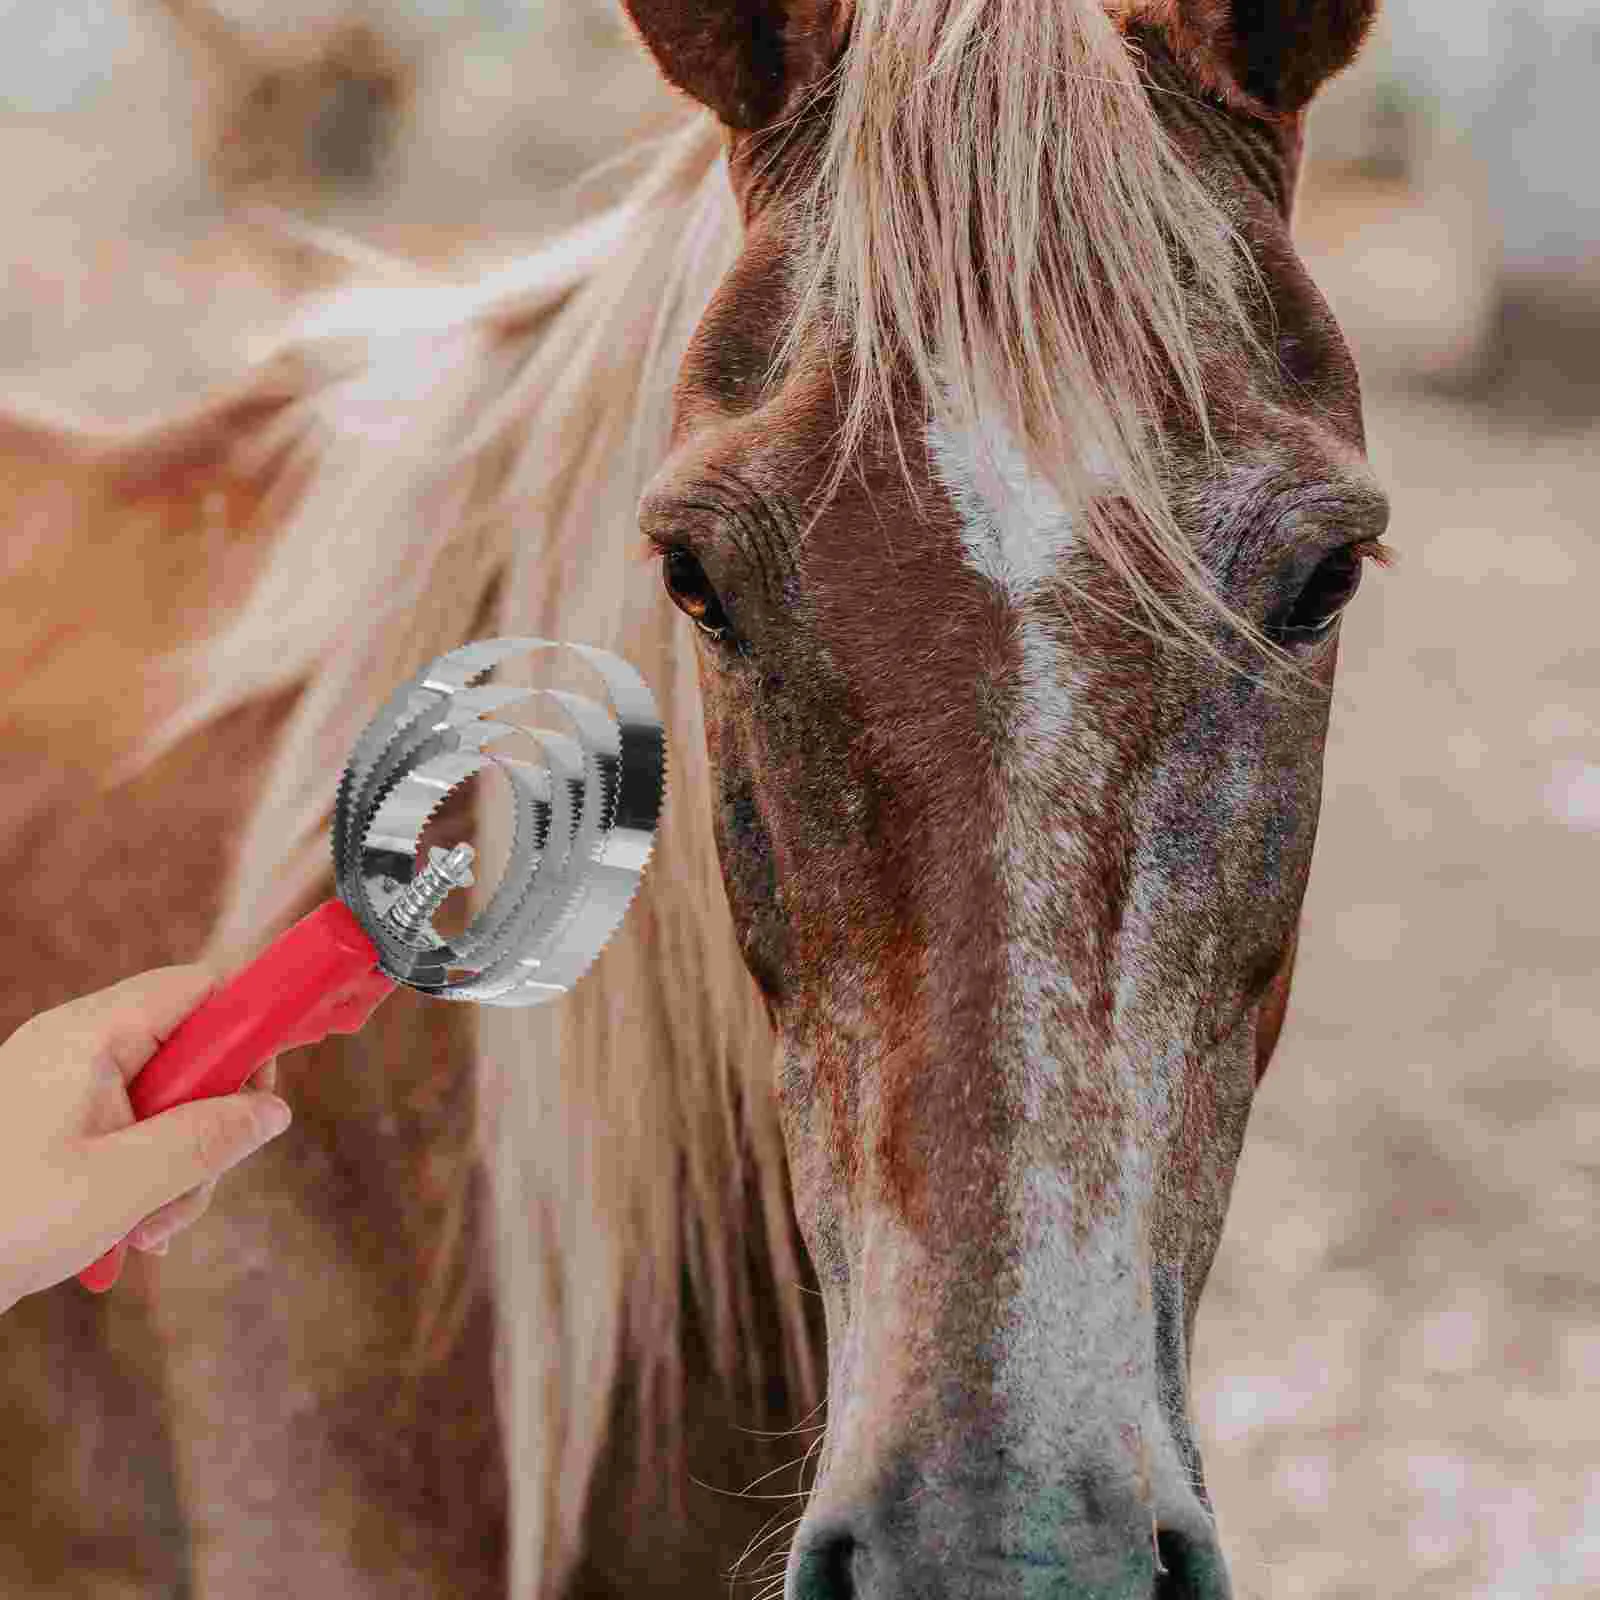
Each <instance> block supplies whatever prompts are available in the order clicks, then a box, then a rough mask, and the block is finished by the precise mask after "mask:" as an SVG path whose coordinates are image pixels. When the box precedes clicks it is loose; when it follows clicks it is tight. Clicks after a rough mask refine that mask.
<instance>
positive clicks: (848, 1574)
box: [789, 1530, 856, 1600]
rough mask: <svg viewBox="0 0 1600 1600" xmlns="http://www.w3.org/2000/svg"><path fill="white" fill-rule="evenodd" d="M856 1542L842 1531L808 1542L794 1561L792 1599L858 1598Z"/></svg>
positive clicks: (844, 1599)
mask: <svg viewBox="0 0 1600 1600" xmlns="http://www.w3.org/2000/svg"><path fill="white" fill-rule="evenodd" d="M855 1565H856V1541H855V1539H854V1537H853V1536H852V1535H851V1534H848V1533H845V1532H843V1531H838V1530H836V1531H833V1532H823V1533H821V1534H820V1535H819V1536H816V1537H813V1538H810V1539H808V1540H807V1541H806V1544H805V1547H804V1548H803V1549H802V1550H801V1551H800V1552H799V1557H798V1559H797V1561H796V1562H795V1569H794V1584H793V1587H792V1588H791V1589H790V1591H789V1594H790V1600H855V1596H856V1580H855Z"/></svg>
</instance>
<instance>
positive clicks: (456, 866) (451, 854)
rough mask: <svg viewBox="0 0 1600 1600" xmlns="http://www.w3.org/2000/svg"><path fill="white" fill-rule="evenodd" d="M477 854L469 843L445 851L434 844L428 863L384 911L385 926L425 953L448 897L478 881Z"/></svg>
mask: <svg viewBox="0 0 1600 1600" xmlns="http://www.w3.org/2000/svg"><path fill="white" fill-rule="evenodd" d="M477 854H478V852H477V851H476V850H474V849H473V848H472V846H471V845H470V844H458V845H456V846H455V847H454V848H453V849H450V850H446V849H443V848H442V847H441V846H439V845H435V846H434V847H433V848H432V849H431V850H430V851H429V852H428V864H427V866H425V867H424V868H423V869H422V871H421V872H419V873H418V874H417V875H416V877H414V878H413V879H412V880H411V882H410V883H408V884H407V885H406V886H405V888H404V889H402V890H401V892H400V897H399V899H397V900H396V901H395V903H394V904H393V905H392V906H390V907H389V909H388V910H387V911H386V912H384V914H383V916H382V918H381V919H380V920H381V922H382V925H383V926H384V927H385V928H386V929H387V930H388V931H389V932H390V933H391V934H393V935H394V937H395V938H397V939H398V940H400V942H401V943H402V944H407V945H410V946H411V948H412V949H413V950H426V949H427V948H428V947H429V946H430V945H431V944H432V942H433V938H434V933H433V925H432V919H433V914H434V912H435V911H437V910H438V909H439V907H440V906H442V905H443V904H444V902H445V898H446V897H447V896H448V895H449V894H451V893H452V892H453V891H454V890H456V889H466V888H468V887H470V886H471V885H472V883H473V882H474V881H475V880H474V878H473V875H472V863H473V861H474V860H475V859H476V857H477Z"/></svg>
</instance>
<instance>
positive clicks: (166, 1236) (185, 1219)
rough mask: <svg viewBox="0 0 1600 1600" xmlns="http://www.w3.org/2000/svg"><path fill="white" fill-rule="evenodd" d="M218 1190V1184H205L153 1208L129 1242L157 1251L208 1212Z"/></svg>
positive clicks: (136, 1246) (138, 1248) (144, 1248)
mask: <svg viewBox="0 0 1600 1600" xmlns="http://www.w3.org/2000/svg"><path fill="white" fill-rule="evenodd" d="M216 1192H217V1186H216V1184H215V1183H202V1184H201V1185H200V1187H199V1188H198V1189H191V1190H190V1191H189V1192H188V1194H180V1195H179V1196H178V1198H177V1199H176V1200H169V1201H168V1202H167V1203H166V1205H164V1206H162V1207H161V1208H160V1210H158V1211H152V1212H151V1213H150V1215H149V1216H148V1217H146V1218H145V1219H144V1221H143V1222H141V1223H140V1224H139V1226H138V1227H137V1228H135V1229H134V1230H133V1232H132V1233H130V1234H129V1235H128V1243H129V1244H131V1245H132V1246H133V1248H134V1249H135V1250H147V1251H148V1250H155V1249H157V1248H159V1247H161V1246H164V1245H165V1244H166V1243H167V1242H168V1240H170V1239H174V1238H176V1237H177V1235H178V1234H180V1233H182V1232H183V1230H184V1229H185V1228H192V1227H193V1226H194V1225H195V1223H197V1222H198V1221H199V1220H200V1219H201V1217H203V1216H204V1215H205V1214H206V1209H207V1207H209V1206H210V1204H211V1197H212V1196H213V1195H214V1194H215V1193H216Z"/></svg>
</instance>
